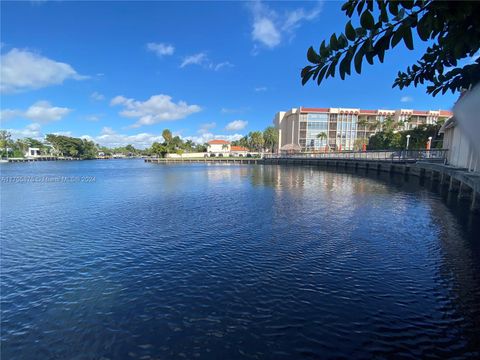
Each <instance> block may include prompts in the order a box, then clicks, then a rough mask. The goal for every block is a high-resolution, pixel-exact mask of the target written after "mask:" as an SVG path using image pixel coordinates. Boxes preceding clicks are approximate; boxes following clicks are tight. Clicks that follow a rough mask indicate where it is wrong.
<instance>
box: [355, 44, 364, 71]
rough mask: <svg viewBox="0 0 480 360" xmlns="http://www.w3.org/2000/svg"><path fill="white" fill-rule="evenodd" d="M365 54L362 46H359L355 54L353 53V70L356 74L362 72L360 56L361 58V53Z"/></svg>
mask: <svg viewBox="0 0 480 360" xmlns="http://www.w3.org/2000/svg"><path fill="white" fill-rule="evenodd" d="M364 54H365V50H364V48H363V47H361V48H360V49H359V50H358V52H357V54H356V55H355V58H354V60H353V61H354V65H355V71H356V72H357V74H361V73H362V58H363V55H364Z"/></svg>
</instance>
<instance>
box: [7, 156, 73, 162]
mask: <svg viewBox="0 0 480 360" xmlns="http://www.w3.org/2000/svg"><path fill="white" fill-rule="evenodd" d="M5 160H7V161H8V162H9V163H17V162H35V161H77V160H81V159H78V158H71V157H55V156H38V157H32V158H9V159H5Z"/></svg>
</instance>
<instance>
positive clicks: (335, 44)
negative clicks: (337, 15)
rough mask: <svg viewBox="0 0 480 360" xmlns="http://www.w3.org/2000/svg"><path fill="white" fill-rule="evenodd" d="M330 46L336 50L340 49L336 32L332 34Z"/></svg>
mask: <svg viewBox="0 0 480 360" xmlns="http://www.w3.org/2000/svg"><path fill="white" fill-rule="evenodd" d="M330 47H331V48H332V50H334V51H336V50H338V42H337V36H336V35H335V34H332V36H330Z"/></svg>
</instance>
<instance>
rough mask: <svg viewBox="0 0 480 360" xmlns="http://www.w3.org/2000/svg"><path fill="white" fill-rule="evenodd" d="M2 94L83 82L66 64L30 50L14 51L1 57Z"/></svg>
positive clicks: (0, 88)
mask: <svg viewBox="0 0 480 360" xmlns="http://www.w3.org/2000/svg"><path fill="white" fill-rule="evenodd" d="M0 62H1V64H2V66H1V70H0V92H2V93H16V92H22V91H28V90H34V89H40V88H43V87H47V86H51V85H59V84H62V83H63V82H64V81H65V80H67V79H73V80H83V79H86V78H88V76H83V75H80V74H78V73H77V71H75V69H74V68H73V67H72V66H71V65H69V64H66V63H62V62H58V61H55V60H51V59H49V58H46V57H44V56H41V55H39V54H36V53H33V52H31V51H28V50H22V49H12V50H10V51H9V52H8V53H6V54H3V55H2V56H1V61H0Z"/></svg>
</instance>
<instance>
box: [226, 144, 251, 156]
mask: <svg viewBox="0 0 480 360" xmlns="http://www.w3.org/2000/svg"><path fill="white" fill-rule="evenodd" d="M248 153H249V151H248V149H247V148H246V147H243V146H230V156H236V157H240V156H247V154H248Z"/></svg>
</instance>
